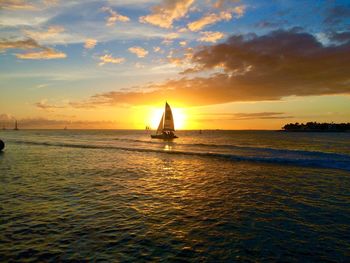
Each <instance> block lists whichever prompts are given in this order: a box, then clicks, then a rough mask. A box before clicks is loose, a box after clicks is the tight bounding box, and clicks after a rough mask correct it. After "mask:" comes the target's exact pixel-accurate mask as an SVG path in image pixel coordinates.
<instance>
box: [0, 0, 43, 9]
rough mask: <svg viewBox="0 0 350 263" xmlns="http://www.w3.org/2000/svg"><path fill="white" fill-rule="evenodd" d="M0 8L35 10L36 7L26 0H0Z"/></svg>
mask: <svg viewBox="0 0 350 263" xmlns="http://www.w3.org/2000/svg"><path fill="white" fill-rule="evenodd" d="M0 9H6V10H36V9H37V7H36V6H35V5H33V4H32V3H28V1H26V0H0Z"/></svg>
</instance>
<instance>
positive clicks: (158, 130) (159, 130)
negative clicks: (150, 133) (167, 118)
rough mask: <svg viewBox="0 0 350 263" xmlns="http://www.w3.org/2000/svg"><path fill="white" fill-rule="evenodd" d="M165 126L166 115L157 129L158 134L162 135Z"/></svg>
mask: <svg viewBox="0 0 350 263" xmlns="http://www.w3.org/2000/svg"><path fill="white" fill-rule="evenodd" d="M163 124H164V113H163V115H162V118H161V119H160V122H159V125H158V129H157V134H160V133H162V131H163Z"/></svg>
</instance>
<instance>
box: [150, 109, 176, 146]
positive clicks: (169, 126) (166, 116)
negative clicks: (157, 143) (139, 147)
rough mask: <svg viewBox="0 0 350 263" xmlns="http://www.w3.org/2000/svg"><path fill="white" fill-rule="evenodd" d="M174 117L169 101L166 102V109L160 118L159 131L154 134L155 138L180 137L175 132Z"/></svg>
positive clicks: (152, 136) (169, 138) (168, 138)
mask: <svg viewBox="0 0 350 263" xmlns="http://www.w3.org/2000/svg"><path fill="white" fill-rule="evenodd" d="M174 131H175V127H174V118H173V113H172V111H171V108H170V106H169V104H168V102H166V103H165V111H164V113H163V115H162V118H161V119H160V122H159V125H158V129H157V133H156V134H152V135H151V138H153V139H163V140H171V139H175V138H178V137H177V136H176V135H175V134H174Z"/></svg>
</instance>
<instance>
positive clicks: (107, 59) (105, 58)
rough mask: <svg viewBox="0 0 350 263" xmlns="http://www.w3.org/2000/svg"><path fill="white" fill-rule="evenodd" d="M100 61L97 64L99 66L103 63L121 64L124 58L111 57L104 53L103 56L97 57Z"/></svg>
mask: <svg viewBox="0 0 350 263" xmlns="http://www.w3.org/2000/svg"><path fill="white" fill-rule="evenodd" d="M99 59H100V63H99V64H98V65H99V66H103V65H105V64H108V63H110V64H121V63H123V62H124V61H125V58H118V57H113V56H112V55H110V54H106V55H103V56H100V57H99Z"/></svg>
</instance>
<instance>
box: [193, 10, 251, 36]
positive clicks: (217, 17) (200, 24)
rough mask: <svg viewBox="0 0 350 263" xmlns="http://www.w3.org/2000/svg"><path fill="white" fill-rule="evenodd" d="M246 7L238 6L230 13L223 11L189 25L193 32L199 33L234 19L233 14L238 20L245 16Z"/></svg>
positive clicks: (207, 15) (208, 15)
mask: <svg viewBox="0 0 350 263" xmlns="http://www.w3.org/2000/svg"><path fill="white" fill-rule="evenodd" d="M244 10H245V6H243V5H242V6H236V7H234V8H232V9H230V10H228V11H221V12H220V13H218V14H217V13H209V14H206V15H204V16H203V17H201V18H200V19H198V20H196V21H193V22H191V23H189V24H188V25H187V27H188V29H189V30H191V31H199V30H202V29H203V28H204V27H206V26H208V25H212V24H215V23H218V22H220V21H223V20H224V21H229V20H231V19H232V17H233V14H234V15H235V16H236V18H239V17H241V16H242V15H243V14H244Z"/></svg>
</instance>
